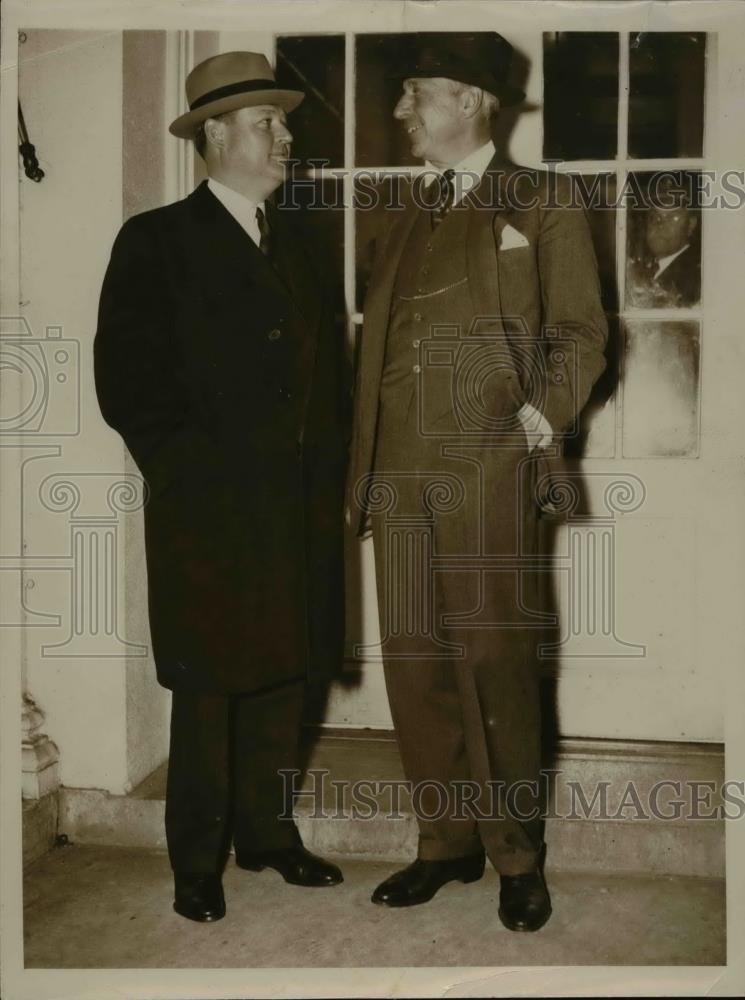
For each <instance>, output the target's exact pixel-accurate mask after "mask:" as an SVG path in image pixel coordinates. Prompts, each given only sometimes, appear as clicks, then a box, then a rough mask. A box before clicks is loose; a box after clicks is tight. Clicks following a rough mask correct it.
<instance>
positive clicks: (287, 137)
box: [277, 124, 292, 142]
mask: <svg viewBox="0 0 745 1000" xmlns="http://www.w3.org/2000/svg"><path fill="white" fill-rule="evenodd" d="M277 141H278V142H292V132H290V130H289V129H288V128H287V126H286V125H282V124H280V126H279V128H278V129H277Z"/></svg>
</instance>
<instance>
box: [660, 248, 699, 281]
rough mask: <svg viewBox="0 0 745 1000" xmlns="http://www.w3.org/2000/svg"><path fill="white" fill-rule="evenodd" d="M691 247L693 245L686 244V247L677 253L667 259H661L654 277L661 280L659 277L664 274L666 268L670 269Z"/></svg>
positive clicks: (669, 255)
mask: <svg viewBox="0 0 745 1000" xmlns="http://www.w3.org/2000/svg"><path fill="white" fill-rule="evenodd" d="M690 245H691V244H690V243H686V245H685V246H684V247H681V248H680V250H676V251H675V253H670V254H668V255H667V257H659V258H658V260H657V270H656V271H655V273H654V277H655V278H659V276H660V275H661V274H662V272H663V271H664V270H665V268H666V267H669V266H670V265H671V264H672V262H673V261H674V260H675V258H676V257H680V255H681V254H682V253H683V252H684V251H685V250H687V249H688V247H689V246H690Z"/></svg>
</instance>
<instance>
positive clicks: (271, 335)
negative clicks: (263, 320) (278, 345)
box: [267, 328, 282, 340]
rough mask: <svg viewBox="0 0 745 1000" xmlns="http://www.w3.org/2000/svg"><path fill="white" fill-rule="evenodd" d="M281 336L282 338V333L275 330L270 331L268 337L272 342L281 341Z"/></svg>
mask: <svg viewBox="0 0 745 1000" xmlns="http://www.w3.org/2000/svg"><path fill="white" fill-rule="evenodd" d="M281 336H282V331H281V330H277V329H276V328H275V329H274V330H270V331H269V333H268V334H267V337H268V338H269V339H270V340H279V338H280V337H281Z"/></svg>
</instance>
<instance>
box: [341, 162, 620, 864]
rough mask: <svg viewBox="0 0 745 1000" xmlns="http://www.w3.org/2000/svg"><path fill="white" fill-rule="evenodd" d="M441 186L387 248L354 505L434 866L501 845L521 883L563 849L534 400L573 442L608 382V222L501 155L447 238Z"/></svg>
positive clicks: (362, 385)
mask: <svg viewBox="0 0 745 1000" xmlns="http://www.w3.org/2000/svg"><path fill="white" fill-rule="evenodd" d="M417 184H420V187H419V188H417V187H416V185H417ZM423 184H424V180H423V179H422V178H419V179H415V180H414V182H413V184H412V187H411V189H410V190H409V193H408V197H406V198H404V199H403V202H404V208H403V210H402V211H395V210H391V211H390V212H389V217H390V218H391V219H392V223H391V224H390V225H389V226H388V228H387V230H386V233H385V235H384V237H383V238H382V240H380V241H379V245H378V247H377V248H376V260H375V264H374V266H373V271H372V274H371V278H370V284H369V289H368V293H367V298H366V301H365V306H364V327H363V332H362V341H361V345H360V349H359V362H358V375H357V388H356V408H355V421H354V430H353V439H352V451H351V462H350V475H349V499H350V503H351V507H352V510H353V512H354V515H353V516H354V526H355V529H356V531H357V532H358V533H360V534H362V533H364V531H365V530H366V527H367V525H368V524H369V525H370V526H371V528H372V535H373V544H374V552H375V565H376V578H377V592H378V605H379V610H380V631H381V643H382V658H383V663H384V673H385V680H386V687H387V691H388V696H389V702H390V707H391V714H392V717H393V722H394V726H395V729H396V733H397V738H398V742H399V748H400V751H401V756H402V762H403V766H404V771H405V773H406V777H407V779H408V780H409V781H410V782H411V783H412V788H413V789H415V790H416V789H417V788H418V789H419V793H416V792H415V794H416V802H417V803H418V808H417V814H418V815H417V818H418V823H419V832H420V836H419V857H420V858H422V859H424V860H445V859H449V858H458V857H465V856H468V855H470V854H476V853H479V852H480V851H481V850H482V847H483V848H485V849H486V852H487V854H488V856H489V858H490V860H491V861H492V863H493V864H494V866H495V868H496V869H497V870H498V871H499V872H500V873H501V874H504V875H511V874H519V873H522V872H527V871H530V870H532V869H533V867H534V866H535V863H536V861H537V859H538V857H539V855H540V852H541V850H542V847H543V840H542V835H543V831H542V822H541V817H540V809H541V806H542V804H543V799H542V795H541V791H542V788H543V786H542V783H540V781H539V772H540V766H541V741H540V707H539V677H538V667H537V664H536V661H535V650H534V639H533V636H534V635H535V631H534V629H532V628H531V626H532V625H534V624H535V621H536V608H535V605H534V598H533V597H531V596H530V594H531V586H530V585H529V579H532V580H533V582H534V577H532V576H531V574H529V573H527V572H525V571H524V570H525V568H526V567H527V566H528V563H529V560H530V558H531V556H533V555H534V554H535V550H536V537H537V516H538V507H537V504H536V501H535V499H534V495H535V487H536V484H537V480H538V479H539V478H542V477H543V475H544V473H545V472H547V471H548V464H549V463H548V458H547V455H544V454H543V453H541V452H539V451H532V452H531V450H530V448H529V446H528V441H527V437H526V434H525V432H524V431H523V430H522V425H521V423H520V420H519V419H518V416H517V414H518V411H520V410H521V407H523V405H524V404H525V403H529V404H530V405H531V406H532V407H534V408H535V409H537V410H538V411H539V412H540V413H541V414H542V415H543V416H544V417H545V418H546V419H547V420H548V422H549V423H550V425H551V428H552V429H553V431H554V434H555V436H556V437H559V436H560V435H562V434H564V433H566V432H567V431H568V430H569V429H570V428H571V426H572V425H573V423H574V422H575V420H576V417H577V415H578V414H579V411H580V410H581V408H582V407H583V405H584V403H585V402H586V401H587V398H588V395H589V393H590V390H591V387H592V385H593V383H594V381H595V380H596V378H597V377H598V375H599V374H600V373H601V371H602V370H603V369H604V367H605V360H604V348H605V343H606V337H607V325H606V320H605V316H604V314H603V311H602V308H601V304H600V293H599V282H598V276H597V264H596V260H595V255H594V251H593V247H592V243H591V238H590V233H589V228H588V224H587V221H586V218H585V216H584V214H583V212H582V210H581V209H574V208H569V207H559V206H558V205H557V192H558V194H559V195H562V196H563V197H564V198H565V197H566V195H567V189H566V185H565V184H564V183H562V182H561V179H558V178H556V177H555V176H554V177H550V176H548V175H547V174H545V173H543V172H538V171H518V170H517V168H514V167H511V166H509V165H507V164H505V163H502V162H500V161H499V160H498V159H496V158H495V159H493V160H492V161H491V163H490V164H489V166H488V167H487V169H486V172H485V173H484V175H483V177H482V178H481V181H480V183H479V184H478V186H477V187H476V188H475V189H474V190H473V191H471V192H470V193H469V194H468V195H467V196H466V197H465V198H464V199H463V200H462V202H460V203H459V204H457V205H456V206H455V207H454V208H453V209H452V210H451V211H450V212H449V213H448V214H447V215H446V216H445V217H444V219H442V221H439V223H438V224H436V225H435V222H434V220H433V218H432V212H430V211H429V210H428V208H427V207H426V205H427V204H430V205H431V204H432V199H431V198H430V197H428V196H427V194H426V189H425V188H423V187H422V186H421V185H423ZM508 237H509V238H508ZM549 328H553V330H554V331H555V336H554V337H553V338H549V337H548V336H547V333H548V330H549ZM530 782H535V785H534V786H533V788H531V787H530V786H529V785H527V784H526V785H522V784H520V783H530ZM490 783H492V784H490ZM536 792H537V794H536ZM466 800H470V801H471V802H472V803H473V804H474V807H475V808H472V807H471V806H470V805H466ZM415 808H416V807H415Z"/></svg>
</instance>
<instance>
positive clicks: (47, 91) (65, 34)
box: [19, 30, 167, 792]
mask: <svg viewBox="0 0 745 1000" xmlns="http://www.w3.org/2000/svg"><path fill="white" fill-rule="evenodd" d="M26 34H27V41H26V42H25V44H23V45H21V46H20V49H19V54H20V60H21V61H20V78H19V89H20V97H21V101H22V104H23V109H24V114H25V118H26V123H27V127H28V129H29V132H30V134H31V139H32V141H33V142H34V143H35V145H36V147H37V152H38V155H39V159H40V163H41V166H42V167H43V169H44V170H45V172H46V176H45V178H44V180H43V181H42V182H41V183H39V184H34V183H32V182H31V181H29V180H27V179H26V178H25V177H23V178H22V179H21V182H20V184H21V186H20V203H21V224H20V225H21V300H22V303H23V314H24V316H25V317H26V319H27V320H28V322H29V324H30V325H31V328H32V330H33V332H34V334H35V336H36V337H43V336H44V331H45V328H46V327H48V326H55V327H61V328H62V332H63V336H64V338H69V339H72V340H75V341H77V342H78V345H79V371H78V376H79V380H80V433H79V434H77V435H75V436H70V437H58V436H56V432H58V431H59V430H60V429H62V427H63V425H64V422H65V419H66V418H65V417H64V415H63V416H57V415H55V413H54V412H53V410H52V411H51V412H50V415H49V416H50V420H51V422H49V421H47V424H45V426H44V429H45V430H47V431H49V432H50V434H49V436H45V437H42V438H38V439H36V438H35V439H34V440H33V441H32V442H30V443H32V444H36V443H37V440H38V442H39V443H44V444H45V445H47V446H48V447H46V448H45V449H44V451H45V453H46V454H47V455H48V457H46V458H38V459H36V460H34V461H27V463H26V466H25V470H26V471H25V475H24V481H23V498H24V516H23V530H24V544H25V553H26V555H27V556H31V557H34V558H35V559H36V560H37V565H36V566H35V567H34V568H32V569H29V571H28V573H27V580H26V583H27V587H30V588H31V589H27V590H26V598H27V604H28V607H29V611H30V617H29V626H30V627H29V628H27V630H26V639H27V642H26V662H27V675H28V687H29V690H30V692H32V695H33V697H34V698H35V700H36V701H37V703H38V704H39V705H40V707H41V708H42V710H43V711H44V712H45V713H46V716H47V719H46V723H45V731H46V732H47V734H48V735H50V737H51V738H52V739H53V740H54V742H55V743H56V744H57V746H58V747H59V749H60V757H61V779H62V782H63V784H66V785H71V786H77V787H98V788H106V789H108V790H110V791H113V792H124V791H127V790H128V789H129V788H130V787H132V786H133V785H134V784H136V783H137V782H138V781H139V780H141V779H142V778H143V777H144V776H145V775H146V774H147V773H149V772H150V770H152V768H153V767H154V766H155V765H156V764H157V763H158V762H159V761H160V760H162V758H163V756H164V753H165V734H166V732H167V730H166V728H165V722H166V713H165V706H166V699H165V696H164V693H161V692H160V689H158V688H157V685H155V684H154V681H153V679H152V666H151V664H150V663H149V662H148V660H147V658H135V659H126V660H125V658H123V657H122V656H121V655H113V656H112V655H108V656H99V655H95V653H96V651H97V650H98V651H100V650H101V649H102V648H103V647H101V646H98V647H97V648H91V650H90V651H89V653H90V652H92V653H93V654H94V655H73V656H69V657H67V658H59V657H57V656H55V655H50V654H54V653H55V652H60V650H56V651H55V650H47V651H46V652H44V651H43V649H42V647H43V646H51V645H54V644H59V643H62V642H64V641H65V639H66V638H67V636H68V634H69V630H70V625H71V621H70V619H71V597H70V587H71V580H72V575H71V569H70V567H71V558H70V538H69V534H70V526H69V514H68V513H67V512H51V511H50V510H49V509H48V508H46V507H45V506H44V505H43V504H42V503H40V502H39V487H40V483H41V482H42V481H43V479H44V478H45V477H47V476H49V475H50V474H55V475H63V476H64V477H65V478H66V479H69V480H71V481H72V482H74V483H76V484H77V485H78V486H79V487H80V489H81V492H82V500H81V504H80V507H79V509H78V512H82V511H84V510H87V511H88V512H89V513H92V514H94V515H104V516H105V515H111V513H112V512H111V510H110V509H109V508H108V506H107V504H106V502H105V486H106V484H107V483H109V482H110V481H114V480H116V479H117V478H119V477H121V476H122V475H123V474H124V473H125V453H124V447H123V444H122V441H121V439H120V437H119V436H118V435H117V434H116V433H115V432H114V431H112V430H110V429H109V428H108V427H107V426H106V425H105V424H104V422H103V420H102V418H101V416H100V413H99V410H98V404H97V402H96V397H95V387H94V383H93V370H92V344H93V335H94V333H95V329H96V311H97V306H98V294H99V291H100V287H101V280H102V278H103V273H104V269H105V267H106V264H107V261H108V253H109V249H110V247H111V243H112V242H113V238H114V236H115V234H116V231H117V230H118V228H119V226H120V225H121V222H122V34H121V32H111V31H108V32H77V31H45V30H28V31H27V32H26ZM61 388H62V390H63V391H64V393H65V394H66V401H67V403H69V402H70V400H71V393H70V383H69V382H67V383H65V384H64V385H63V386H62V387H61ZM57 390H60V386H59V385H55V384H54V376H53V377H52V384H51V388H50V393H51V394H52V396H53V394H54V392H55V391H57ZM57 420H59V421H61V423H55V421H57ZM55 448H57V449H61V454H59V455H58V456H56V457H55V455H54V451H55ZM35 452H36V449H35V448H29V449H28V450H27V455H28V457H29V458H30V457H31V456H32V455H33V454H35ZM140 517H141V515H140V514H134V515H130V516H125V517H120V518H119V527H120V533H121V539H122V540H124V539H125V536H126V535H127V527H128V525H127V522H130V523H131V522H132V520H133V519H134V518H137V519H138V520H139V518H140ZM133 537H134V538H135V544H134V545H133V546H130V552H129V556H130V559H129V568H130V569H133V568H135V566H136V567H137V569H138V570H139V571H140V576H139V580H138V581H137V582H136V585H134V583H133V581H132V578H131V574H130V575H129V578H128V575H127V574H126V573H125V568H126V567H125V560H124V559H123V558H120V561H119V565H118V567H117V582H118V588H119V596H118V602H117V611H118V618H119V622H120V626H119V635H120V636H121V638H125V635H126V638H127V639H128V641H129V642H131V643H136V644H139V645H140V646H145V647H146V646H147V643H148V641H149V640H148V634H147V621H146V617H145V616H144V615H143V614H142V595H143V593H144V577H143V575H142V570H144V566H143V565H142V541H141V538H140V539H139V541H137V531H136V530H135V533H134V536H133ZM128 595H129V597H130V598H134V599H135V602H137V601H139V604H140V613H139V614H132V613H130V614H129V615H128V608H127V596H128ZM130 611H131V609H130ZM38 613H44V614H47V615H50V614H52V615H57V616H59V618H60V621H59V624H58V625H54V624H50V625H49V627H44V628H41V627H36V626H35V623H36V622H38V621H39V619H38V618H37V617H35V615H36V614H38ZM53 621H54V619H50V622H53ZM125 622H126V624H125ZM107 649H108V647H107ZM63 652H64V650H63ZM109 652H110V650H109ZM133 699H134V700H136V702H137V714H138V716H139V715H142V716H143V717H144V718H146V719H147V718H148V717H149V719H150V721H151V723H155V724H151V725H143V726H138V725H137V724H136V723H134V724H133V721H132V702H133ZM128 704H129V718H128ZM128 734H129V738H128Z"/></svg>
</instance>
